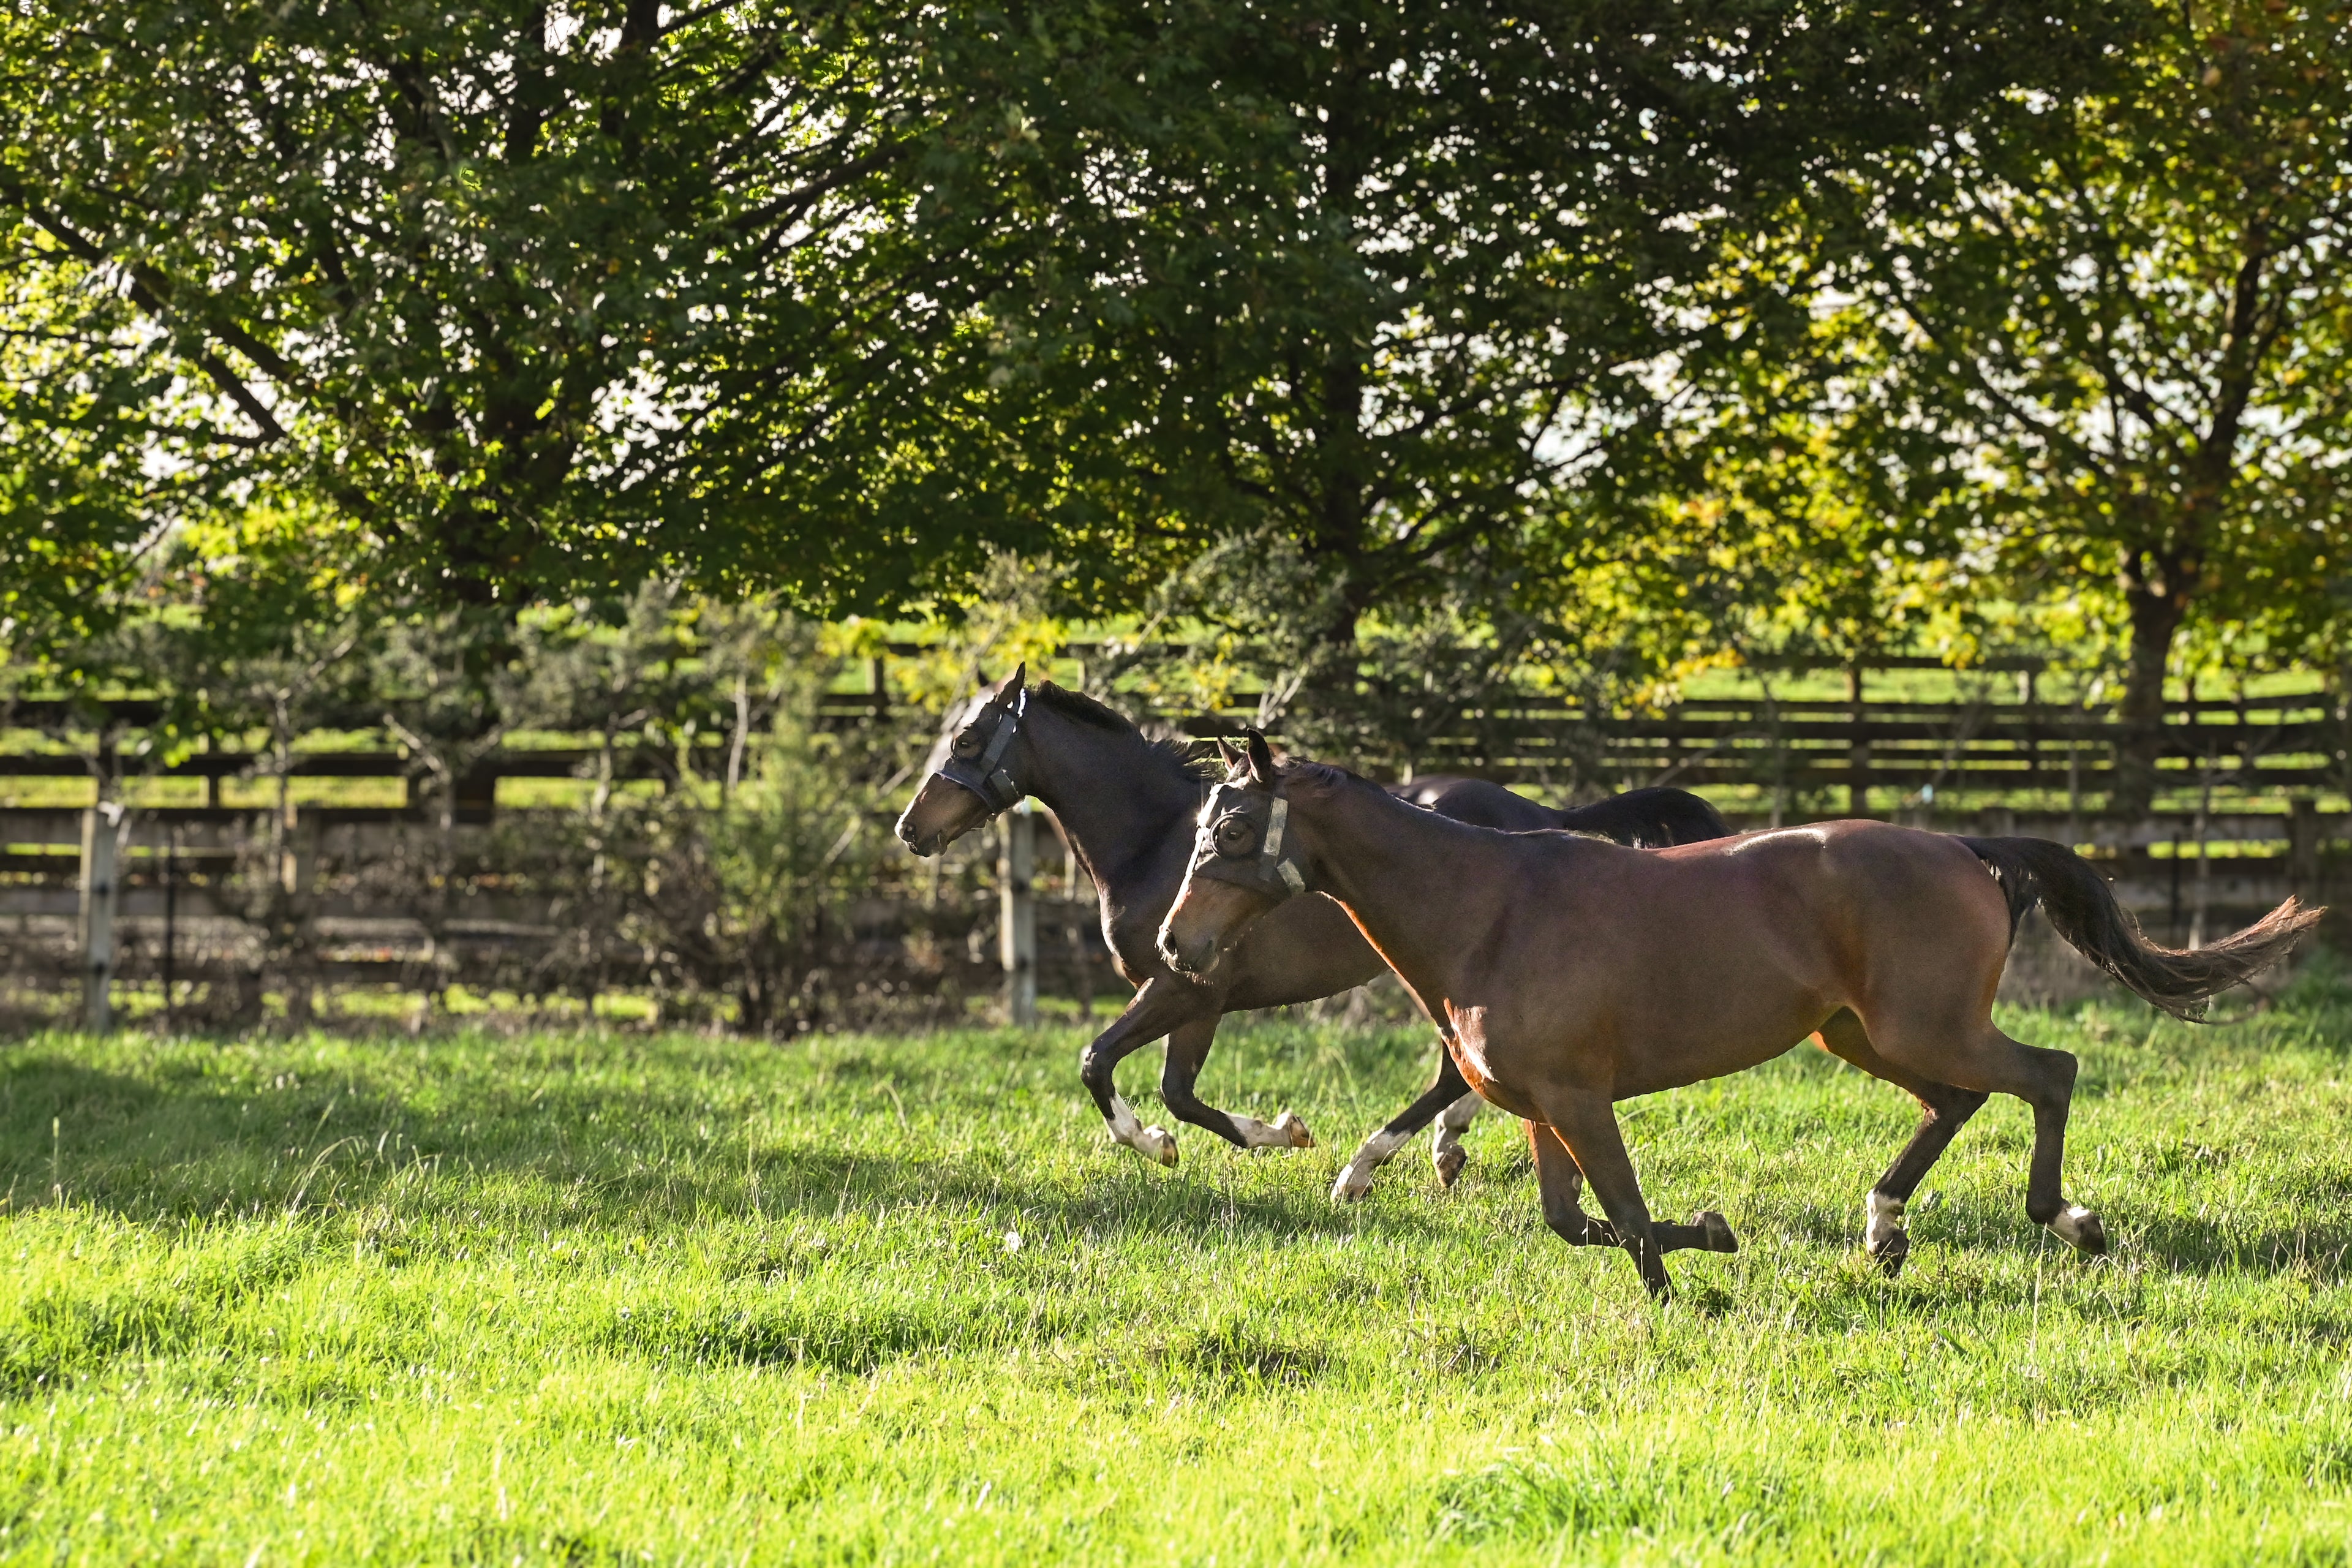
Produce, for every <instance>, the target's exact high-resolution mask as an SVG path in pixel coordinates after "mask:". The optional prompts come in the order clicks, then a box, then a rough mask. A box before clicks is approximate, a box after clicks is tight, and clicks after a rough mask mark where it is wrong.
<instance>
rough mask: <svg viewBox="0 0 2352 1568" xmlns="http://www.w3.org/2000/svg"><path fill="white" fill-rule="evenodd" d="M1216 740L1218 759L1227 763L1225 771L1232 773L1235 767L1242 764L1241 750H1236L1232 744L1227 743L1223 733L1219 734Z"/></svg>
mask: <svg viewBox="0 0 2352 1568" xmlns="http://www.w3.org/2000/svg"><path fill="white" fill-rule="evenodd" d="M1216 740H1217V760H1218V761H1219V762H1221V763H1224V764H1225V772H1227V773H1232V772H1233V771H1234V769H1235V768H1237V767H1239V766H1241V765H1242V754H1241V753H1240V752H1236V751H1234V749H1233V747H1232V746H1231V745H1229V744H1227V743H1226V741H1225V738H1224V737H1223V735H1219V736H1218V737H1217V738H1216Z"/></svg>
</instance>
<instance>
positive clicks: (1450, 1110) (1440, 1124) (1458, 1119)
mask: <svg viewBox="0 0 2352 1568" xmlns="http://www.w3.org/2000/svg"><path fill="white" fill-rule="evenodd" d="M1482 1110H1486V1101H1485V1100H1481V1099H1479V1098H1478V1097H1477V1096H1476V1095H1475V1094H1465V1095H1464V1096H1463V1097H1462V1098H1461V1099H1459V1100H1455V1101H1454V1103H1453V1104H1451V1105H1449V1106H1447V1107H1446V1108H1445V1109H1444V1110H1441V1111H1439V1112H1438V1113H1437V1130H1438V1131H1440V1132H1450V1133H1452V1134H1453V1135H1454V1140H1455V1141H1456V1142H1459V1141H1460V1140H1461V1137H1462V1134H1463V1133H1464V1132H1465V1131H1467V1130H1468V1128H1469V1126H1470V1124H1471V1123H1472V1122H1473V1121H1477V1120H1478V1113H1479V1112H1480V1111H1482Z"/></svg>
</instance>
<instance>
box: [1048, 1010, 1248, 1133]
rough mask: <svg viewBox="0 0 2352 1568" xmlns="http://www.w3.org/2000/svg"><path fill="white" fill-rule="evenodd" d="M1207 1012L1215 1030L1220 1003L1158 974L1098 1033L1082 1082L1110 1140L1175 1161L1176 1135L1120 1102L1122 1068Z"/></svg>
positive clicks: (1083, 1062)
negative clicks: (1130, 1057)
mask: <svg viewBox="0 0 2352 1568" xmlns="http://www.w3.org/2000/svg"><path fill="white" fill-rule="evenodd" d="M1203 1012H1205V1013H1206V1014H1207V1016H1208V1023H1209V1027H1210V1029H1211V1030H1212V1031H1214V1029H1215V1028H1216V1021H1217V1002H1216V998H1215V996H1214V995H1213V994H1210V993H1206V992H1203V991H1202V989H1201V988H1200V987H1198V986H1193V985H1186V984H1183V983H1182V982H1181V981H1176V980H1171V979H1170V978H1168V977H1167V976H1166V975H1154V976H1153V977H1152V978H1151V979H1150V980H1147V981H1145V982H1144V983H1143V989H1141V990H1140V991H1138V992H1137V993H1136V994H1135V995H1134V998H1133V999H1132V1000H1130V1001H1129V1003H1128V1005H1127V1010H1126V1011H1125V1012H1123V1013H1121V1014H1119V1016H1118V1017H1116V1018H1114V1019H1112V1020H1111V1026H1110V1027H1109V1028H1108V1029H1105V1030H1104V1031H1103V1032H1102V1033H1101V1034H1099V1035H1097V1036H1096V1037H1094V1039H1093V1041H1092V1042H1091V1043H1089V1044H1088V1045H1087V1048H1086V1050H1085V1051H1084V1052H1082V1053H1080V1055H1079V1057H1078V1081H1079V1082H1081V1083H1083V1084H1085V1085H1086V1086H1087V1093H1088V1094H1091V1095H1093V1096H1094V1097H1095V1109H1096V1110H1099V1111H1101V1112H1102V1115H1103V1121H1104V1123H1105V1125H1106V1126H1107V1127H1108V1130H1109V1131H1110V1136H1111V1142H1114V1143H1124V1144H1126V1145H1127V1146H1128V1147H1129V1148H1130V1149H1132V1150H1134V1151H1135V1152H1138V1153H1139V1154H1142V1155H1144V1156H1145V1157H1147V1158H1149V1159H1152V1160H1157V1161H1158V1162H1160V1163H1161V1164H1163V1165H1173V1164H1174V1163H1176V1135H1175V1134H1174V1133H1172V1132H1171V1131H1168V1129H1166V1128H1165V1127H1146V1126H1144V1125H1143V1123H1142V1121H1140V1120H1139V1119H1138V1118H1137V1116H1136V1114H1135V1111H1134V1110H1133V1108H1132V1107H1130V1106H1129V1104H1128V1103H1127V1101H1126V1100H1123V1099H1121V1098H1120V1096H1119V1092H1118V1082H1117V1077H1118V1064H1119V1062H1120V1061H1121V1060H1122V1059H1124V1058H1126V1057H1127V1056H1128V1054H1129V1052H1131V1051H1134V1050H1136V1049H1138V1048H1139V1047H1143V1046H1148V1045H1150V1043H1151V1042H1152V1041H1154V1040H1156V1039H1158V1038H1159V1037H1160V1036H1162V1035H1164V1034H1167V1033H1168V1032H1169V1031H1170V1030H1171V1029H1176V1028H1181V1027H1182V1026H1184V1025H1185V1024H1186V1023H1188V1022H1191V1021H1196V1020H1198V1019H1199V1018H1200V1016H1202V1013H1203Z"/></svg>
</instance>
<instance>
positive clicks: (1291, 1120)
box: [1274, 1110, 1315, 1149]
mask: <svg viewBox="0 0 2352 1568" xmlns="http://www.w3.org/2000/svg"><path fill="white" fill-rule="evenodd" d="M1274 1130H1275V1131H1276V1132H1279V1133H1281V1134H1282V1135H1283V1136H1284V1137H1286V1138H1287V1139H1289V1140H1290V1146H1291V1147H1292V1148H1294V1149H1312V1148H1313V1147H1315V1134H1314V1133H1312V1132H1309V1131H1307V1123H1305V1122H1304V1121H1299V1120H1298V1118H1297V1116H1296V1115H1295V1114H1293V1113H1292V1112H1290V1111H1287V1110H1286V1111H1284V1112H1283V1113H1282V1114H1281V1115H1279V1116H1277V1117H1276V1118H1275V1119H1274Z"/></svg>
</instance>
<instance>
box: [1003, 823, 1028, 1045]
mask: <svg viewBox="0 0 2352 1568" xmlns="http://www.w3.org/2000/svg"><path fill="white" fill-rule="evenodd" d="M1001 820H1002V821H1003V824H1004V830H1003V837H1002V838H1001V839H1000V840H999V844H1000V847H999V849H998V852H997V859H996V882H997V886H998V888H999V889H1001V896H1002V899H1003V908H1002V909H1001V910H1000V911H999V918H998V921H997V928H996V929H997V955H998V957H999V958H1001V959H1002V960H1003V963H1004V1013H1005V1016H1006V1018H1007V1019H1008V1020H1009V1021H1010V1022H1011V1023H1012V1024H1013V1026H1015V1027H1018V1028H1024V1029H1025V1028H1027V1027H1028V1026H1030V1025H1032V1024H1034V1023H1035V1022H1036V1021H1037V900H1036V898H1035V893H1034V886H1033V884H1034V882H1035V880H1036V874H1037V819H1036V818H1035V817H1034V816H1031V815H1030V814H1029V803H1028V802H1027V801H1025V800H1024V801H1023V802H1021V803H1020V804H1019V805H1015V806H1014V807H1013V809H1012V810H1011V811H1008V812H1006V813H1005V814H1004V816H1003V818H1001Z"/></svg>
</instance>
